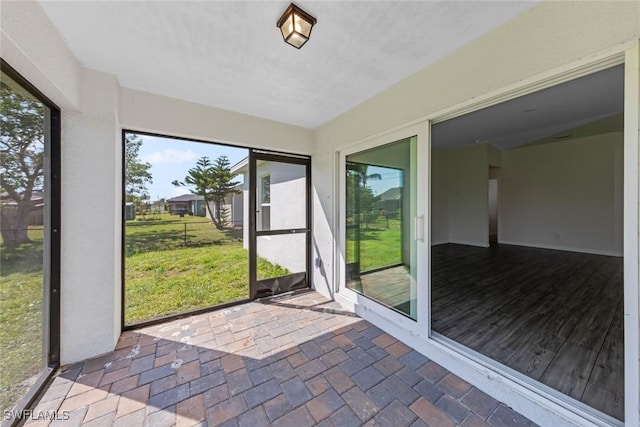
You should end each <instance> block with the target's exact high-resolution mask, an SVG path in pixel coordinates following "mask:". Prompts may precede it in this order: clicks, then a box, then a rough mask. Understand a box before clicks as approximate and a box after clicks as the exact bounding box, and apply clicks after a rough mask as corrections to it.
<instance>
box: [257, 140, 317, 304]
mask: <svg viewBox="0 0 640 427" xmlns="http://www.w3.org/2000/svg"><path fill="white" fill-rule="evenodd" d="M259 160H262V161H271V162H278V163H288V164H294V165H302V166H304V167H305V179H306V185H305V191H306V203H305V207H306V215H305V223H306V224H305V227H304V228H291V229H278V230H263V231H260V230H258V221H257V213H258V210H257V196H258V194H260V192H261V191H262V189H260V190H258V187H259V185H260V184H261V182H258V179H259V178H261V177H262V176H264V175H260V177H258V170H257V169H258V168H257V163H258V161H259ZM311 190H312V187H311V157H309V156H303V155H295V154H286V153H281V152H274V151H267V150H261V149H249V206H248V210H247V213H248V216H249V218H248V222H249V224H248V226H249V299H251V300H254V299H256V297H257V294H258V264H257V263H258V237H260V236H278V235H290V234H292V233H293V234H302V233H304V234H305V237H306V242H305V251H306V254H305V266H306V272H305V273H306V274H305V276H306V278H305V281H306V288H307V289H308V288H311V284H312V283H313V281H312V280H313V279H312V277H311V274H312V268H311V238H312V234H311V224H312V217H311V215H312V205H311Z"/></svg>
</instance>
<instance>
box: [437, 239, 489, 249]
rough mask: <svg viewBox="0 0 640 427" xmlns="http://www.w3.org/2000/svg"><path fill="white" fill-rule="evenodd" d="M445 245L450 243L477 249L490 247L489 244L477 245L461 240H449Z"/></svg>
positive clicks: (476, 243)
mask: <svg viewBox="0 0 640 427" xmlns="http://www.w3.org/2000/svg"><path fill="white" fill-rule="evenodd" d="M447 243H452V244H454V245H466V246H476V247H479V248H488V247H489V246H490V245H489V242H482V243H478V242H466V241H463V240H450V241H448V242H447Z"/></svg>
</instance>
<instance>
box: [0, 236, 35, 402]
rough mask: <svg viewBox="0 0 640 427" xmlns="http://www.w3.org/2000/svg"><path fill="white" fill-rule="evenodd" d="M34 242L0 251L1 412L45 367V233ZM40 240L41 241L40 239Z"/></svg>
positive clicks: (21, 394)
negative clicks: (43, 325) (43, 351)
mask: <svg viewBox="0 0 640 427" xmlns="http://www.w3.org/2000/svg"><path fill="white" fill-rule="evenodd" d="M29 237H31V238H32V239H34V240H35V241H34V242H33V243H27V244H22V245H20V246H18V247H15V248H8V247H1V248H0V256H1V258H2V259H1V261H0V409H2V410H6V409H10V408H11V407H12V406H13V405H14V404H15V403H16V402H17V401H18V400H20V399H21V398H22V397H23V396H24V395H25V394H26V393H27V392H28V391H29V388H30V386H31V382H32V380H33V379H34V377H35V376H36V375H37V374H38V373H39V372H40V371H41V368H42V366H43V354H42V321H43V316H42V294H43V264H42V230H41V229H40V230H38V229H34V230H31V231H30V232H29ZM36 239H39V241H38V240H36Z"/></svg>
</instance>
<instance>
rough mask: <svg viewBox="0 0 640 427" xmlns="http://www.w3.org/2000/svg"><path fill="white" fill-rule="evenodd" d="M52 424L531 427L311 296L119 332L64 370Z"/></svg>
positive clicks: (43, 404) (47, 403) (48, 405)
mask: <svg viewBox="0 0 640 427" xmlns="http://www.w3.org/2000/svg"><path fill="white" fill-rule="evenodd" d="M55 410H58V411H59V414H60V411H68V412H67V413H68V415H69V419H67V420H57V421H52V422H49V421H45V420H37V421H31V422H28V423H27V425H29V426H30V427H36V426H41V425H51V426H58V425H64V426H86V427H98V426H112V425H114V426H126V427H136V426H177V427H190V426H251V427H256V426H269V425H273V426H295V427H302V426H311V425H322V426H337V427H343V426H358V425H369V426H374V425H380V426H392V427H400V426H425V425H428V426H437V427H446V426H455V425H460V426H529V425H532V423H531V422H530V421H529V420H527V419H526V418H524V417H523V416H521V415H519V414H518V413H516V412H514V411H513V410H511V409H510V408H508V407H506V406H505V405H504V404H501V403H500V402H498V401H496V400H494V399H493V398H491V397H490V396H488V395H486V394H485V393H483V392H481V391H479V390H478V389H476V388H475V387H472V386H471V385H470V384H468V383H467V382H465V381H463V380H462V379H460V378H459V377H457V376H455V375H453V374H452V373H450V372H448V371H447V370H445V369H444V368H442V367H440V366H439V365H437V364H435V363H434V362H432V361H430V360H428V359H427V358H426V357H424V356H422V355H421V354H419V353H418V352H416V351H414V350H412V349H411V348H409V347H407V346H406V345H405V344H403V343H401V342H399V341H397V340H396V339H394V338H393V337H391V336H390V335H388V334H386V333H384V332H383V331H382V330H380V329H379V328H377V327H375V326H372V325H371V324H370V323H369V322H367V321H364V320H362V319H360V318H359V317H357V316H355V315H353V314H352V313H349V312H345V311H343V310H342V309H341V308H340V306H339V305H337V304H336V303H333V302H330V301H328V300H326V299H324V298H323V297H322V296H321V295H319V294H317V293H315V292H309V293H304V294H299V295H293V296H285V297H282V298H278V299H273V300H271V301H268V302H252V303H248V304H244V305H240V306H237V307H234V308H230V309H224V310H219V311H214V312H211V313H207V314H201V315H196V316H192V317H189V318H184V319H179V320H175V321H171V322H168V323H165V324H161V325H157V326H153V327H148V328H143V329H140V330H136V331H128V332H125V333H123V334H122V336H121V338H120V341H119V342H118V345H117V347H116V349H115V351H113V352H112V353H109V354H107V355H105V356H102V357H99V358H96V359H91V360H87V361H85V362H83V363H78V364H75V365H72V366H66V367H64V368H63V369H62V371H61V373H60V374H59V375H58V376H57V377H56V378H55V380H54V381H53V384H52V385H51V387H50V388H49V389H48V391H47V392H46V393H45V394H44V396H43V397H42V399H41V401H40V403H39V404H38V407H37V408H36V411H35V412H36V413H37V412H38V411H55Z"/></svg>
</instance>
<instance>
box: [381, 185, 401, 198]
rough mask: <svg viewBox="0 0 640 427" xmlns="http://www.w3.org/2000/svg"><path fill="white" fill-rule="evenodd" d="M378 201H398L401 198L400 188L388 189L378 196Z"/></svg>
mask: <svg viewBox="0 0 640 427" xmlns="http://www.w3.org/2000/svg"><path fill="white" fill-rule="evenodd" d="M379 197H380V200H381V201H384V200H400V199H401V198H402V187H395V188H390V189H388V190H387V191H385V192H384V193H382V194H380V195H379Z"/></svg>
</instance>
